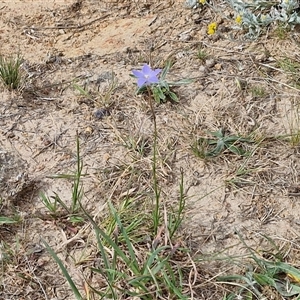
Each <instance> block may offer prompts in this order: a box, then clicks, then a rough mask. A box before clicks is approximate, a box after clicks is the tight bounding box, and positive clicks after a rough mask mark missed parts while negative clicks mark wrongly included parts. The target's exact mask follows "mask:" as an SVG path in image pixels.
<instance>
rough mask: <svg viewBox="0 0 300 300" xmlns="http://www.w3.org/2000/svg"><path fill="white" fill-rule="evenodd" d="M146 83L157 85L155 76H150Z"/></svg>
mask: <svg viewBox="0 0 300 300" xmlns="http://www.w3.org/2000/svg"><path fill="white" fill-rule="evenodd" d="M147 82H149V83H159V80H158V78H157V77H156V76H150V77H149V78H148V79H147Z"/></svg>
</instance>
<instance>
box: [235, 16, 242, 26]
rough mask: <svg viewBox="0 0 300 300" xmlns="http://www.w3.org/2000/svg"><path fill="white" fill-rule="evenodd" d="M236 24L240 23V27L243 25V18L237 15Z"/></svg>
mask: <svg viewBox="0 0 300 300" xmlns="http://www.w3.org/2000/svg"><path fill="white" fill-rule="evenodd" d="M235 22H236V23H238V24H239V25H241V24H242V22H243V18H242V16H241V15H237V17H236V18H235Z"/></svg>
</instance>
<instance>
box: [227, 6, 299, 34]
mask: <svg viewBox="0 0 300 300" xmlns="http://www.w3.org/2000/svg"><path fill="white" fill-rule="evenodd" d="M226 2H227V3H228V4H229V5H230V6H231V7H232V8H233V9H234V10H235V11H236V13H238V14H239V15H240V16H242V20H243V21H242V26H243V27H244V28H247V29H248V33H247V36H248V37H250V38H256V37H258V36H259V34H260V33H261V30H262V28H263V27H266V26H268V25H270V24H272V23H276V22H280V23H283V24H285V25H286V26H288V25H290V26H293V25H295V24H300V16H299V15H298V13H297V12H296V9H297V8H299V4H298V1H297V0H281V1H280V3H278V1H261V0H254V1H251V2H250V1H249V2H246V1H241V0H226Z"/></svg>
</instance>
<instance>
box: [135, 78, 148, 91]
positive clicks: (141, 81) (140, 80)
mask: <svg viewBox="0 0 300 300" xmlns="http://www.w3.org/2000/svg"><path fill="white" fill-rule="evenodd" d="M146 82H147V79H146V78H145V77H139V78H138V81H137V86H138V87H139V88H141V87H142V86H143V85H144V84H145V83H146Z"/></svg>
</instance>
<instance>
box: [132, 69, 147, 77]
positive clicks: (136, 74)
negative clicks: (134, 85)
mask: <svg viewBox="0 0 300 300" xmlns="http://www.w3.org/2000/svg"><path fill="white" fill-rule="evenodd" d="M132 74H133V75H134V76H135V77H144V74H143V73H142V72H141V71H139V70H132Z"/></svg>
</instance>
